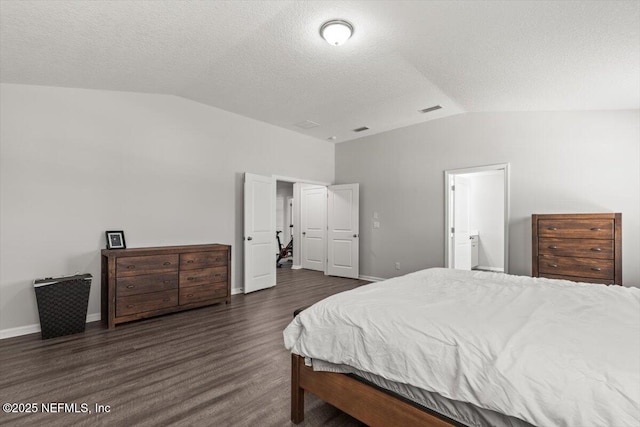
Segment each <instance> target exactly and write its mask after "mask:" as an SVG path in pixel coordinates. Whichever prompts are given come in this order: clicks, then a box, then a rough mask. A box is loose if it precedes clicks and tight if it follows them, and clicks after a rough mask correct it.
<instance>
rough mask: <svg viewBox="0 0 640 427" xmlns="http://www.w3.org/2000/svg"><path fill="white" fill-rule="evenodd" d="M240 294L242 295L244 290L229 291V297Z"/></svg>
mask: <svg viewBox="0 0 640 427" xmlns="http://www.w3.org/2000/svg"><path fill="white" fill-rule="evenodd" d="M242 293H244V289H243V288H235V289H231V295H238V294H242Z"/></svg>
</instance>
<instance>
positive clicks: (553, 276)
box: [540, 274, 613, 285]
mask: <svg viewBox="0 0 640 427" xmlns="http://www.w3.org/2000/svg"><path fill="white" fill-rule="evenodd" d="M540 277H546V278H547V279H561V280H571V281H572V282H585V283H600V284H602V285H613V279H593V278H590V277H572V276H562V275H560V274H543V275H542V276H540Z"/></svg>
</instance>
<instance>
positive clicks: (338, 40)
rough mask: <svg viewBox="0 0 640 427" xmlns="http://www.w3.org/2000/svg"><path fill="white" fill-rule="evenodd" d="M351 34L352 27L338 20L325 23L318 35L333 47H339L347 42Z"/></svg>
mask: <svg viewBox="0 0 640 427" xmlns="http://www.w3.org/2000/svg"><path fill="white" fill-rule="evenodd" d="M352 34H353V25H351V24H350V23H348V22H347V21H342V20H340V19H335V20H333V21H328V22H325V23H324V24H323V25H322V27H320V35H321V36H322V38H323V39H325V40H326V41H327V43H329V44H332V45H334V46H340V45H341V44H343V43H344V42H346V41H347V40H349V38H350V37H351V35H352Z"/></svg>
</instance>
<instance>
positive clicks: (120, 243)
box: [104, 230, 127, 249]
mask: <svg viewBox="0 0 640 427" xmlns="http://www.w3.org/2000/svg"><path fill="white" fill-rule="evenodd" d="M104 235H105V237H106V239H107V249H126V248H127V244H126V242H125V240H124V231H122V230H117V231H116V230H111V231H105V232H104Z"/></svg>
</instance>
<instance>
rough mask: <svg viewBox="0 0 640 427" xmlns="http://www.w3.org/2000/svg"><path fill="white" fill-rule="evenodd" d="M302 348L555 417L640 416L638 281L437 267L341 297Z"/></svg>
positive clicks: (299, 326) (298, 324)
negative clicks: (628, 284) (634, 284)
mask: <svg viewBox="0 0 640 427" xmlns="http://www.w3.org/2000/svg"><path fill="white" fill-rule="evenodd" d="M284 341H285V346H286V347H287V349H289V350H291V351H292V352H293V353H296V354H299V355H302V356H306V357H311V358H317V359H322V360H326V361H328V362H332V363H337V364H346V365H350V366H353V367H356V368H358V369H361V370H363V371H367V372H371V373H373V374H376V375H379V376H382V377H384V378H386V379H388V380H392V381H397V382H402V383H406V384H411V385H413V386H416V387H420V388H423V389H425V390H427V391H434V392H437V393H440V394H441V395H443V396H445V397H447V398H450V399H454V400H459V401H464V402H470V403H473V404H475V405H477V406H480V407H482V408H487V409H492V410H495V411H498V412H501V413H504V414H507V415H511V416H515V417H518V418H521V419H523V420H525V421H527V422H529V423H531V424H534V425H538V426H541V427H548V426H571V427H587V426H607V427H618V426H620V427H622V426H633V427H637V426H640V408H639V405H640V289H637V288H625V287H622V286H609V287H607V286H602V285H591V284H580V283H572V282H567V281H559V280H549V279H534V278H530V277H522V276H510V275H505V274H498V273H483V272H470V271H458V270H449V269H429V270H423V271H419V272H416V273H412V274H409V275H406V276H403V277H398V278H395V279H390V280H386V281H383V282H378V283H374V284H370V285H367V286H362V287H359V288H357V289H354V290H352V291H348V292H343V293H341V294H337V295H333V296H331V297H329V298H326V299H325V300H323V301H321V302H319V303H317V304H315V305H313V306H312V307H311V308H309V309H307V310H305V311H303V312H302V313H301V314H300V315H298V316H297V317H296V318H295V319H294V320H293V321H292V322H291V324H290V325H289V326H288V327H287V328H286V330H285V331H284Z"/></svg>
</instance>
